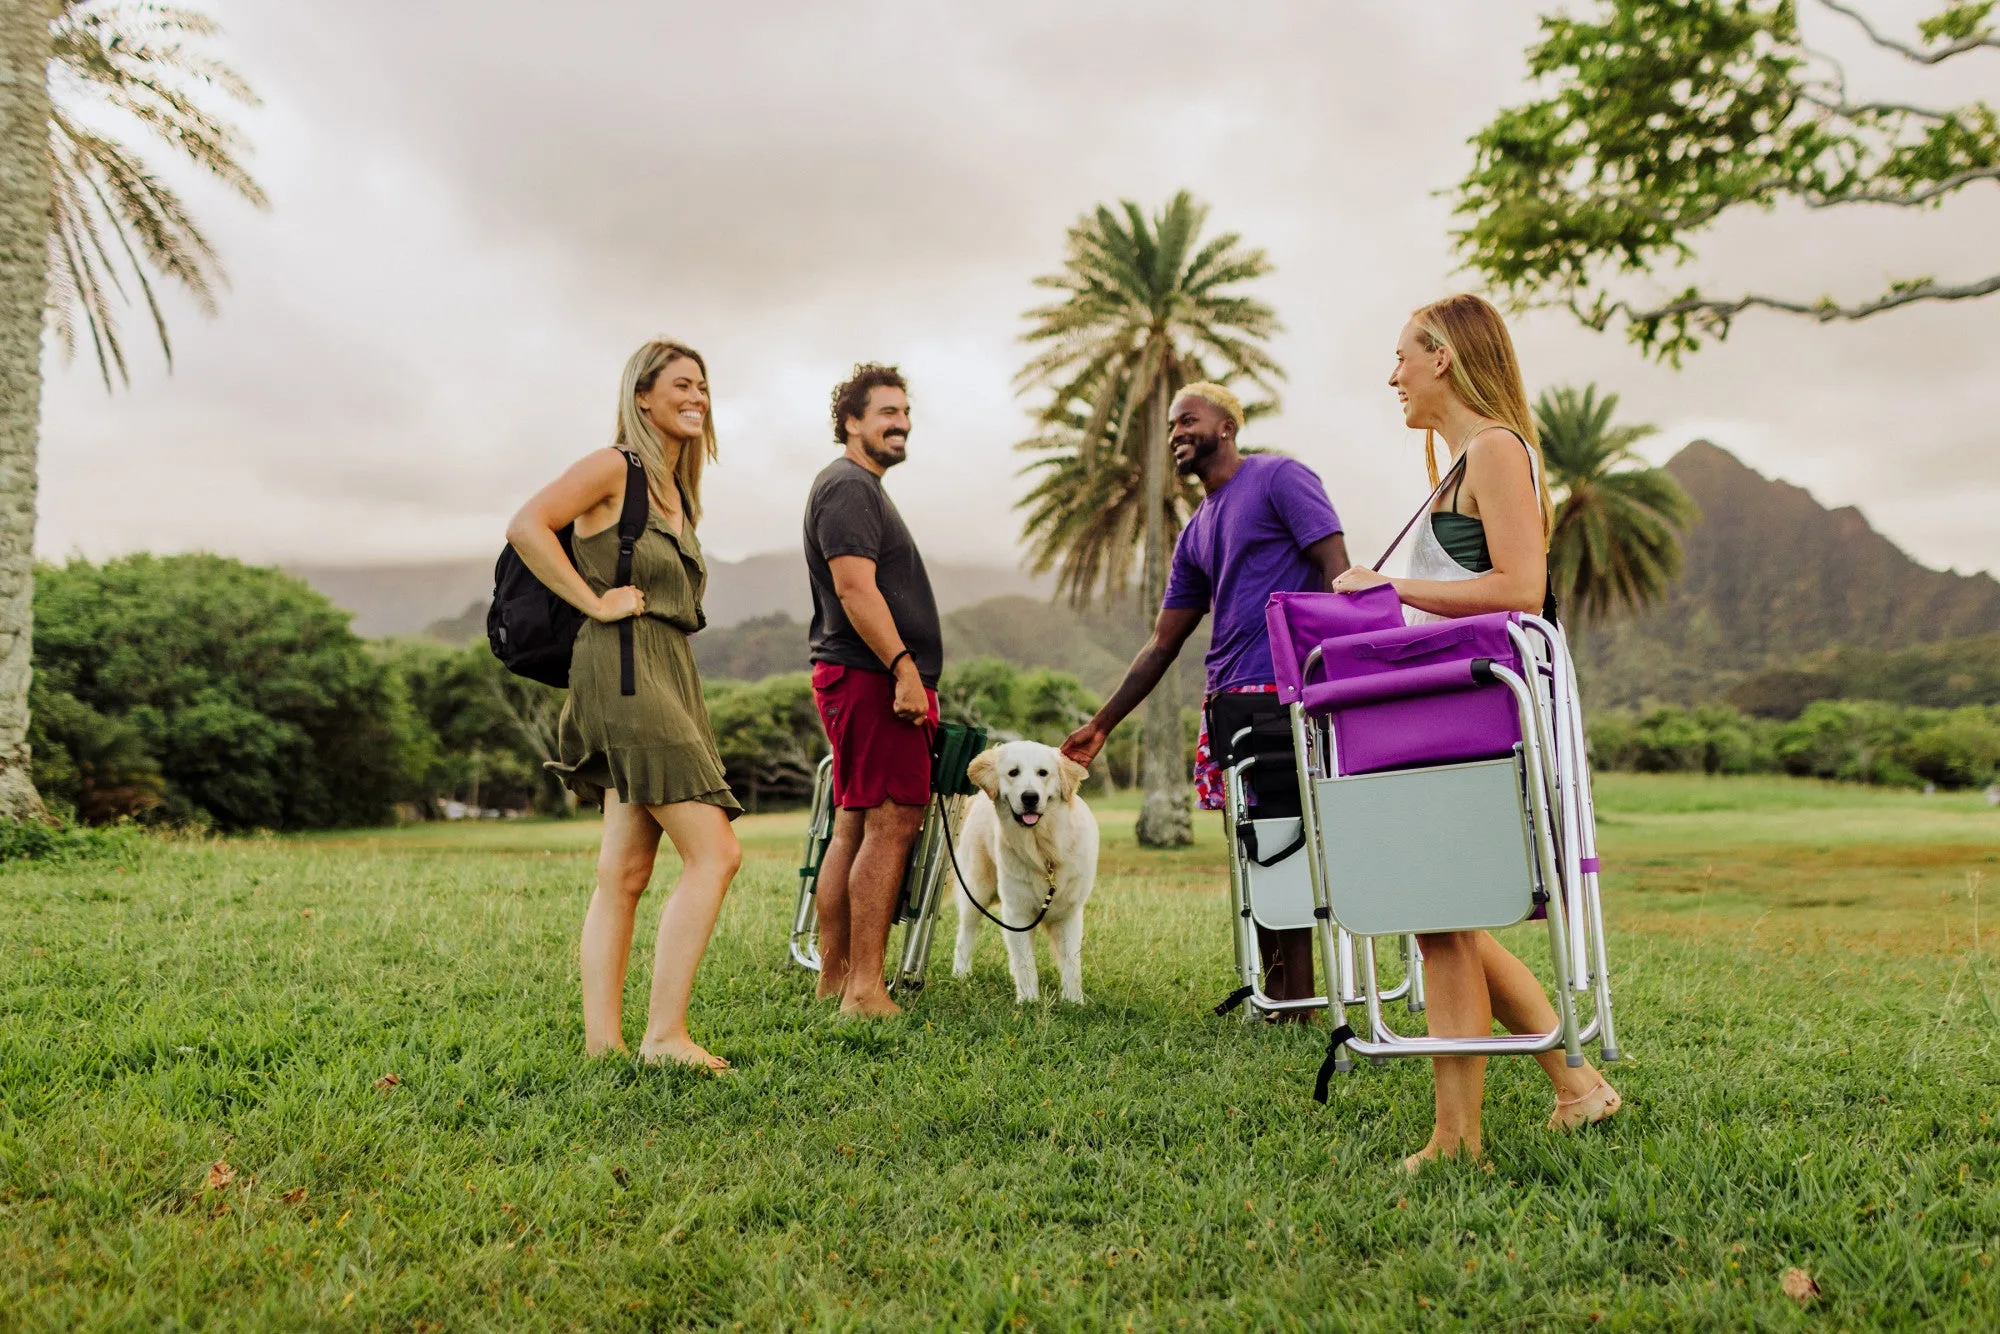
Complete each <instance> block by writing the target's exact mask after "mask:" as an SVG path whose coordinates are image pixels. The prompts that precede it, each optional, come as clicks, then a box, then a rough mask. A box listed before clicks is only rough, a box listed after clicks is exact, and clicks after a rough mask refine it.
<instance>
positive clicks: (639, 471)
mask: <svg viewBox="0 0 2000 1334" xmlns="http://www.w3.org/2000/svg"><path fill="white" fill-rule="evenodd" d="M618 452H619V453H620V454H623V455H624V456H625V506H624V508H623V509H621V510H620V511H619V512H618V570H617V573H616V574H615V575H614V576H613V579H612V582H613V584H614V586H616V587H623V586H624V585H626V584H629V583H631V582H632V553H633V551H634V550H636V549H637V548H638V545H639V539H640V537H641V536H643V535H644V534H645V531H646V513H647V510H648V509H649V508H650V507H651V501H650V499H649V498H648V496H647V494H646V465H645V464H643V463H641V462H640V461H639V456H638V455H637V454H634V453H633V452H632V451H631V450H629V449H620V450H619V451H618ZM635 657H636V654H635V649H634V646H633V628H632V618H631V617H629V616H628V617H626V618H625V619H624V620H622V621H620V622H618V693H619V694H621V695H636V694H638V693H639V680H638V663H637V662H636V660H635Z"/></svg>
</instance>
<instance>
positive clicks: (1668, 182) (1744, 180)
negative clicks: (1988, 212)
mask: <svg viewBox="0 0 2000 1334" xmlns="http://www.w3.org/2000/svg"><path fill="white" fill-rule="evenodd" d="M1816 7H1817V8H1818V9H1819V10H1821V11H1824V15H1825V17H1826V19H1827V21H1829V22H1839V23H1847V24H1852V25H1854V26H1855V27H1856V28H1857V29H1858V31H1859V32H1860V33H1861V34H1862V35H1863V36H1864V37H1865V38H1866V40H1867V41H1868V42H1869V43H1870V44H1871V46H1872V47H1874V48H1875V49H1877V50H1880V51H1884V52H1888V53H1891V54H1892V55H1894V56H1895V57H1897V58H1898V59H1900V60H1903V61H1906V62H1909V63H1913V64H1916V65H1918V66H1924V67H1935V66H1938V65H1942V64H1944V63H1945V62H1947V61H1951V60H1957V59H1960V58H1962V57H1966V56H1977V55H1979V54H1990V53H1992V52H1994V51H1996V50H2000V36H1996V35H1995V30H1994V27H1993V24H1992V22H1991V20H1992V11H1993V8H1994V0H1983V2H1982V3H1971V4H1964V3H1961V4H1952V5H1950V6H1948V7H1947V8H1945V9H1943V10H1942V11H1940V12H1938V13H1937V14H1935V15H1933V16H1932V17H1930V18H1929V19H1926V20H1924V21H1923V22H1922V23H1920V24H1918V27H1917V36H1916V38H1915V39H1914V40H1911V41H1904V40H1901V39H1898V38H1896V37H1894V36H1890V35H1888V34H1885V33H1884V32H1882V31H1881V30H1880V29H1879V28H1878V27H1877V26H1876V25H1875V24H1874V23H1873V22H1871V21H1870V20H1869V19H1868V17H1867V16H1866V15H1864V14H1863V13H1861V12H1860V10H1859V9H1857V8H1856V7H1854V6H1853V5H1850V4H1846V3H1841V2H1840V0H1816ZM1541 28H1542V38H1541V41H1540V42H1539V43H1537V44H1536V45H1535V46H1533V47H1532V48H1530V49H1529V51H1528V74H1529V75H1530V77H1531V78H1533V79H1535V80H1538V81H1539V82H1540V84H1541V87H1542V89H1543V90H1544V91H1545V95H1544V96H1541V97H1539V98H1537V99H1536V100H1534V101H1532V102H1528V103H1526V104H1524V105H1521V106H1516V107H1510V108H1507V109H1506V110H1503V111H1502V112H1501V113H1500V114H1499V115H1498V116H1497V117H1495V118H1494V120H1493V121H1492V123H1490V124H1489V125H1487V126H1486V127H1485V128H1484V129H1482V130H1481V131H1480V132H1479V133H1478V134H1477V135H1476V136H1475V137H1474V138H1473V141H1472V142H1473V145H1474V148H1475V150H1476V157H1475V161H1474V164H1473V167H1472V170H1471V171H1470V172H1469V173H1468V174H1467V176H1466V177H1465V179H1464V180H1463V181H1461V182H1460V183H1459V185H1458V187H1457V189H1456V192H1455V194H1456V203H1457V209H1456V212H1457V214H1458V216H1459V217H1461V218H1463V219H1464V220H1465V223H1464V226H1463V228H1462V229H1461V230H1459V231H1457V232H1455V233H1454V234H1453V236H1454V240H1455V242H1456V244H1457V247H1458V251H1459V254H1460V256H1461V258H1463V259H1464V261H1465V262H1466V263H1467V264H1468V265H1469V266H1470V267H1471V268H1472V269H1473V270H1475V271H1476V272H1478V273H1479V274H1480V275H1482V276H1483V277H1484V278H1485V279H1486V280H1487V281H1488V282H1489V283H1490V284H1491V285H1492V286H1493V287H1494V289H1496V290H1497V291H1498V292H1499V293H1500V294H1502V295H1503V296H1505V297H1507V298H1510V299H1511V301H1512V303H1513V304H1514V305H1515V306H1517V307H1531V306H1548V307H1557V308H1562V309H1567V310H1569V311H1571V312H1572V313H1573V314H1574V315H1575V316H1576V317H1577V318H1578V319H1579V320H1581V321H1582V322H1583V323H1584V324H1585V325H1587V326H1589V327H1590V328H1592V329H1597V330H1605V329H1609V328H1612V327H1613V326H1614V325H1622V327H1623V330H1624V332H1625V334H1626V336H1627V337H1628V338H1630V339H1631V340H1632V342H1634V343H1635V344H1637V345H1638V346H1639V347H1640V348H1641V349H1643V350H1644V351H1645V352H1646V353H1648V354H1649V355H1652V356H1656V357H1659V358H1663V359H1665V360H1669V361H1672V362H1676V363H1678V362H1679V360H1680V359H1681V358H1682V357H1683V356H1684V355H1685V354H1687V353H1690V352H1692V351H1694V350H1695V349H1696V348H1698V347H1699V346H1700V345H1701V343H1702V340H1703V339H1705V338H1706V339H1715V340H1720V339H1723V338H1725V337H1727V336H1728V333H1729V330H1730V327H1731V325H1732V323H1733V322H1734V321H1735V320H1736V318H1737V317H1738V316H1740V315H1741V314H1743V313H1744V312H1745V311H1747V310H1751V309H1766V310H1774V311H1780V312H1784V313H1787V314H1792V315H1800V316H1805V317H1807V318H1810V319H1814V320H1818V321H1821V322H1823V323H1824V322H1828V321H1833V320H1859V319H1865V318H1867V317H1869V316H1872V315H1877V314H1881V313H1882V312H1884V311H1890V310H1895V309H1898V308H1900V307H1904V306H1909V305H1913V304H1915V303H1918V302H1926V301H1962V300H1968V299H1972V298H1975V297H1980V296H1985V295H1987V294H1989V293H1992V292H1996V291H2000V273H1996V274H1991V275H1983V276H1981V275H1975V276H1972V277H1969V278H1939V277H1936V276H1932V275H1927V274H1911V275H1908V276H1905V277H1902V278H1898V279H1896V280H1894V281H1892V282H1890V283H1889V284H1888V285H1887V286H1886V288H1885V289H1884V290H1882V291H1880V292H1878V293H1875V294H1874V295H1871V296H1867V297H1864V298H1862V299H1860V300H1855V301H1846V302H1844V301H1842V300H1839V299H1836V298H1835V297H1833V296H1830V295H1813V294H1810V293H1796V294H1791V293H1770V292H1756V291H1751V292H1729V293H1717V292H1714V291H1710V290H1707V289H1705V288H1704V287H1702V286H1701V285H1699V284H1689V285H1686V286H1684V287H1681V288H1680V289H1679V290H1678V291H1672V290H1669V289H1668V285H1667V284H1668V278H1667V275H1668V273H1669V272H1670V271H1671V270H1674V269H1677V268H1679V267H1680V266H1682V265H1684V264H1686V263H1687V262H1689V261H1691V260H1693V259H1695V258H1696V249H1695V242H1696V240H1697V239H1698V238H1699V237H1701V236H1702V235H1703V234H1704V233H1706V232H1708V231H1709V230H1710V229H1711V228H1712V227H1713V226H1714V225H1715V224H1716V222H1717V221H1718V220H1719V219H1721V218H1722V217H1723V216H1724V215H1726V214H1730V213H1733V212H1737V211H1745V210H1752V209H1771V208H1774V207H1776V206H1778V205H1780V204H1788V203H1789V204H1795V205H1801V206H1803V207H1804V208H1806V209H1809V210H1825V209H1843V208H1858V207H1883V206H1893V207H1903V208H1934V207H1937V206H1939V205H1941V204H1943V203H1945V202H1946V201H1947V200H1949V199H1951V198H1953V197H1954V196H1957V195H1958V194H1960V193H1961V192H1963V191H1964V190H1966V189H1968V188H1970V187H1972V186H1974V185H1976V184H1979V183H1982V182H1994V181H2000V118H1996V116H1995V112H1994V110H1993V108H1992V107H1991V106H1989V105H1987V104H1986V103H1985V102H1983V101H1974V102H1968V103H1965V104H1963V105H1956V106H1952V105H1939V106H1925V105H1917V104H1913V103H1906V102H1901V101H1887V100H1875V99H1872V98H1870V97H1868V96H1867V95H1866V94H1864V93H1859V92H1856V91H1854V90H1852V89H1850V87H1849V83H1848V78H1847V73H1846V71H1845V69H1843V68H1842V66H1841V65H1840V64H1839V63H1838V62H1836V61H1835V60H1833V59H1832V58H1831V57H1829V56H1827V55H1825V54H1823V53H1822V52H1819V51H1817V50H1815V49H1814V48H1813V47H1812V46H1810V45H1809V44H1808V43H1807V40H1806V38H1805V36H1804V34H1803V33H1802V32H1801V29H1800V24H1799V13H1798V5H1797V4H1796V3H1795V0H1609V2H1608V3H1603V4H1598V5H1594V6H1591V7H1589V9H1588V10H1587V11H1586V12H1583V13H1580V14H1578V15H1576V16H1572V15H1570V14H1552V15H1550V16H1548V17H1546V18H1544V19H1543V20H1542V23H1541ZM1891 262H1892V261H1891V260H1890V259H1889V258H1888V257H1885V259H1884V263H1883V266H1882V267H1884V268H1887V267H1890V264H1891Z"/></svg>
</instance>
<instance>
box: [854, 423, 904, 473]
mask: <svg viewBox="0 0 2000 1334" xmlns="http://www.w3.org/2000/svg"><path fill="white" fill-rule="evenodd" d="M908 440H909V437H908V436H907V435H904V434H903V433H902V432H900V431H891V432H890V433H889V434H887V435H885V436H883V437H882V443H881V444H879V445H873V444H870V443H869V442H868V441H866V440H863V441H862V442H861V452H862V453H864V454H866V455H867V456H868V458H869V461H870V462H872V463H873V464H874V465H875V466H876V467H878V468H884V469H887V468H893V467H895V466H896V465H897V464H898V463H901V462H902V461H903V459H904V457H905V450H906V449H907V448H908V446H907V443H906V442H907V441H908Z"/></svg>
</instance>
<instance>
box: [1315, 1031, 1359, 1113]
mask: <svg viewBox="0 0 2000 1334" xmlns="http://www.w3.org/2000/svg"><path fill="white" fill-rule="evenodd" d="M1353 1036H1354V1030H1353V1029H1352V1028H1350V1027H1349V1026H1347V1025H1346V1024H1342V1025H1341V1026H1340V1027H1339V1028H1336V1029H1334V1030H1333V1035H1332V1037H1331V1039H1330V1040H1329V1041H1328V1042H1327V1044H1326V1059H1325V1060H1324V1061H1321V1062H1320V1063H1319V1078H1318V1079H1317V1080H1315V1081H1314V1082H1313V1101H1314V1102H1325V1101H1326V1086H1327V1085H1328V1084H1331V1083H1332V1082H1333V1069H1334V1066H1335V1065H1337V1064H1338V1063H1339V1061H1340V1049H1341V1047H1342V1045H1343V1044H1345V1043H1346V1042H1348V1041H1349V1040H1350V1039H1352V1038H1353Z"/></svg>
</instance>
